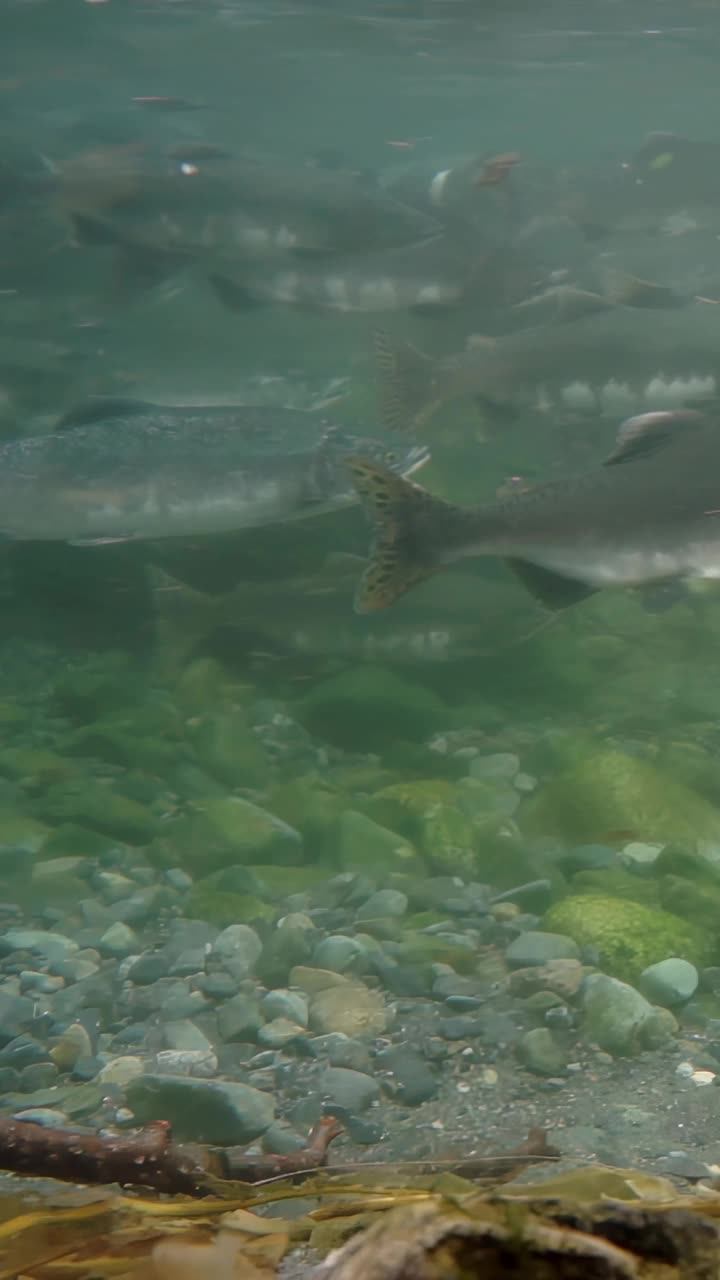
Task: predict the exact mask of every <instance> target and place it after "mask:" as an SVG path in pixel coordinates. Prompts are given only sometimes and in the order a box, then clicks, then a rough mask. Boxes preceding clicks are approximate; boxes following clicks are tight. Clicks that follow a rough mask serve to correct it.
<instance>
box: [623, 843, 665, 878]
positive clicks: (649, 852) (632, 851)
mask: <svg viewBox="0 0 720 1280" xmlns="http://www.w3.org/2000/svg"><path fill="white" fill-rule="evenodd" d="M661 852H662V845H661V844H643V842H642V841H641V840H633V841H631V843H630V844H626V845H625V847H624V848H623V849H621V850H620V854H619V857H620V861H621V862H622V863H623V865H624V866H626V867H629V868H630V870H631V871H645V870H647V868H648V867H652V866H653V865H654V864H655V863H656V862H657V860H658V858H659V856H660V854H661Z"/></svg>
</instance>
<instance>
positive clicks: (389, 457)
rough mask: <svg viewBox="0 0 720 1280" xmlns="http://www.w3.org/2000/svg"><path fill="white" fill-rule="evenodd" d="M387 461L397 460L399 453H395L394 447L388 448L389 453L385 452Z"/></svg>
mask: <svg viewBox="0 0 720 1280" xmlns="http://www.w3.org/2000/svg"><path fill="white" fill-rule="evenodd" d="M385 461H386V462H397V454H396V453H393V451H392V449H388V451H387V453H386V454H385Z"/></svg>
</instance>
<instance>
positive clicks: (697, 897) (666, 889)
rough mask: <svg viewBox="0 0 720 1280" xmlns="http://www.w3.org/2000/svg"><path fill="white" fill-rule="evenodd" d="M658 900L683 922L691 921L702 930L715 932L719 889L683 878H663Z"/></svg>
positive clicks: (715, 886)
mask: <svg viewBox="0 0 720 1280" xmlns="http://www.w3.org/2000/svg"><path fill="white" fill-rule="evenodd" d="M659 898H660V902H661V903H662V905H663V906H664V907H667V908H668V909H670V908H672V910H673V911H674V912H675V914H676V915H678V916H682V917H683V919H684V920H692V921H693V922H694V923H695V924H697V925H699V926H700V927H701V928H702V929H708V930H711V931H712V930H715V931H717V923H718V920H720V888H718V886H717V885H709V884H698V882H697V881H696V880H688V879H686V877H684V876H663V877H662V880H661V881H660V886H659Z"/></svg>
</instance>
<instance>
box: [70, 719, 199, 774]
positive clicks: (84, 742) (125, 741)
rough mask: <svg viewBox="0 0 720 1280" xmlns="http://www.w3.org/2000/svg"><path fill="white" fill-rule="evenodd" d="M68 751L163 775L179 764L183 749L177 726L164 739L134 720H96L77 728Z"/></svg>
mask: <svg viewBox="0 0 720 1280" xmlns="http://www.w3.org/2000/svg"><path fill="white" fill-rule="evenodd" d="M67 750H68V751H69V752H70V753H71V754H73V755H78V756H94V757H95V758H96V759H98V760H104V761H106V762H107V763H108V764H119V765H124V766H125V767H126V768H130V767H133V766H134V767H136V768H140V769H145V770H148V772H150V773H153V774H161V775H164V774H165V772H166V771H167V770H168V769H172V768H173V767H174V766H175V765H176V764H177V761H178V755H179V754H180V752H181V750H182V746H181V738H180V726H179V725H177V726H175V731H174V733H172V734H170V735H168V736H163V735H161V734H160V733H158V732H156V733H154V734H152V735H150V734H148V733H147V732H143V726H142V724H141V722H140V721H137V722H136V721H134V720H133V718H132V717H125V716H124V717H123V718H122V719H114V718H108V719H107V720H97V721H96V722H95V723H94V724H89V725H86V726H85V727H84V728H82V729H77V730H76V731H75V733H74V734H73V735H72V737H71V738H70V740H69V742H68V744H67ZM185 750H187V748H185Z"/></svg>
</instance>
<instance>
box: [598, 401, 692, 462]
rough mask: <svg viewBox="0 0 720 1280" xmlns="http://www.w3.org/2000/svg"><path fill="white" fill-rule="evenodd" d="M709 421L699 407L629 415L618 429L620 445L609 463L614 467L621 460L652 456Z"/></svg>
mask: <svg viewBox="0 0 720 1280" xmlns="http://www.w3.org/2000/svg"><path fill="white" fill-rule="evenodd" d="M706 421H707V419H706V417H705V415H704V414H703V413H700V412H699V411H698V410H697V409H671V410H665V411H659V412H657V413H640V414H638V415H637V416H636V417H634V418H628V419H627V420H626V421H625V422H623V424H622V426H621V427H620V430H619V431H618V435H617V444H616V446H615V448H614V449H613V451H612V453H611V454H610V456H609V457H608V458H606V459H605V466H606V467H614V466H617V465H618V463H625V462H636V461H637V460H638V459H644V458H649V457H651V456H652V455H653V454H655V453H657V451H658V450H659V449H664V448H666V446H667V445H669V444H671V443H672V441H673V440H676V439H678V437H679V435H680V433H681V432H687V431H688V430H692V429H693V428H697V427H699V426H701V425H703V424H704V423H705V422H706Z"/></svg>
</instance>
